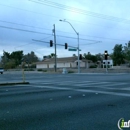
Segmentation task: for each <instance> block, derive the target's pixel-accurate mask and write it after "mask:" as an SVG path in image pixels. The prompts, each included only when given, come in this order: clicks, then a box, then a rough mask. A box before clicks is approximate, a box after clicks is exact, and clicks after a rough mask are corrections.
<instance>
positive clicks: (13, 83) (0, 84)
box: [0, 82, 30, 86]
mask: <svg viewBox="0 0 130 130" xmlns="http://www.w3.org/2000/svg"><path fill="white" fill-rule="evenodd" d="M19 84H30V83H29V82H11V83H0V86H3V85H19Z"/></svg>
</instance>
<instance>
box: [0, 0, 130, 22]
mask: <svg viewBox="0 0 130 130" xmlns="http://www.w3.org/2000/svg"><path fill="white" fill-rule="evenodd" d="M29 1H32V2H35V3H38V2H36V1H33V0H29ZM44 2H45V1H44ZM39 4H43V5H44V3H39ZM0 5H1V6H5V7H9V8H14V9H18V10H22V11H26V12H30V13H35V14H39V15H46V16H49V17H54V18H59V17H56V16H52V15H47V14H43V13H38V12H34V11H30V10H26V9H21V8H17V7H14V6H9V5H4V4H0ZM48 6H50V5H48ZM62 6H63V5H62ZM64 6H65V5H64ZM59 8H60V7H59ZM61 9H63V8H61ZM70 9H71V10H67V11H71V12H75V10H76V9H78V8H74V7H71V8H70ZM64 10H65V9H64ZM78 10H81V9H78ZM83 11H86V14H85V15H87V16H88V15H89V16H92V17H98V18H103V19H105V17H106V19H107V20H112V18H113V20H114V19H115V20H114V21H117V22H119V21H120V22H121V21H122V22H123V23H125V24H130V20H128V19H123V18H118V17H114V16H108V15H104V14H99V13H95V12H90V11H87V10H83ZM75 13H81V12H75ZM87 13H88V14H87ZM81 14H82V13H81ZM92 14H94V15H92ZM96 15H97V16H96ZM98 15H100V17H99V16H98ZM101 16H103V17H101ZM107 17H110V19H108V18H107ZM69 20H72V19H69ZM113 20H112V21H113ZM118 20H119V21H118ZM72 21H75V20H72ZM77 22H80V23H81V22H82V23H85V22H83V21H77Z"/></svg>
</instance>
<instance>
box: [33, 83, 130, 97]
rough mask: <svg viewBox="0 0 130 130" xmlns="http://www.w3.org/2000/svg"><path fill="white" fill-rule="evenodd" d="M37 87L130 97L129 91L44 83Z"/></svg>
mask: <svg viewBox="0 0 130 130" xmlns="http://www.w3.org/2000/svg"><path fill="white" fill-rule="evenodd" d="M32 87H34V86H32ZM37 87H39V88H49V89H57V90H71V91H78V92H87V93H99V94H108V95H116V96H125V97H130V94H127V93H117V92H107V91H99V90H86V89H75V88H68V87H55V86H42V85H39V86H37Z"/></svg>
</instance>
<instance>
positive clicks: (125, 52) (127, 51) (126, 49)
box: [124, 41, 130, 66]
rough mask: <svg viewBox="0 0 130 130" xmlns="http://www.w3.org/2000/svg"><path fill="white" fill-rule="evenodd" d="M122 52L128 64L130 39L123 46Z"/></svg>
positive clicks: (129, 59)
mask: <svg viewBox="0 0 130 130" xmlns="http://www.w3.org/2000/svg"><path fill="white" fill-rule="evenodd" d="M124 54H125V60H126V61H127V63H129V66H130V41H129V42H128V43H126V44H125V46H124Z"/></svg>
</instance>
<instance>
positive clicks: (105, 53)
mask: <svg viewBox="0 0 130 130" xmlns="http://www.w3.org/2000/svg"><path fill="white" fill-rule="evenodd" d="M104 55H105V60H107V57H108V52H107V51H105V52H104Z"/></svg>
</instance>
